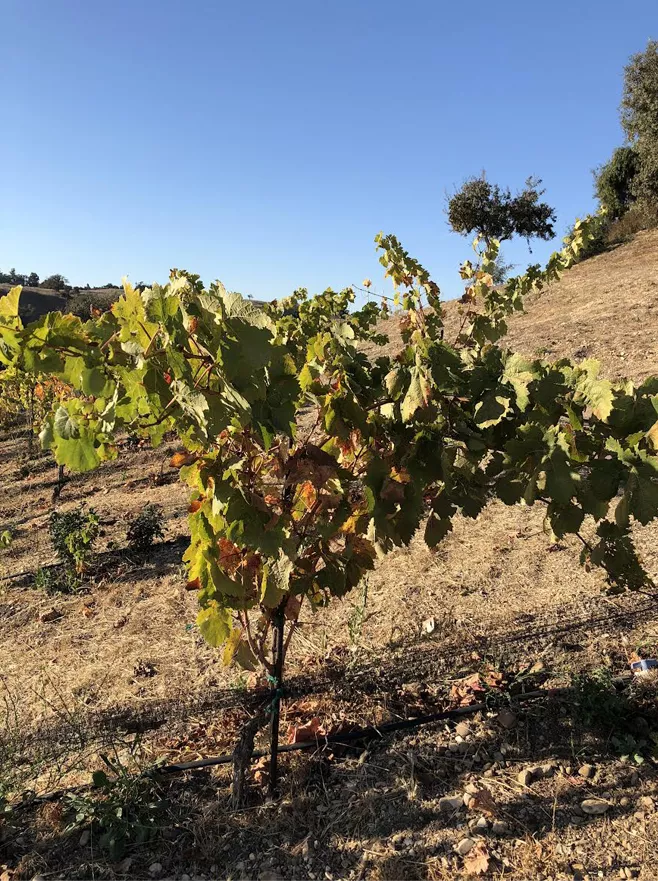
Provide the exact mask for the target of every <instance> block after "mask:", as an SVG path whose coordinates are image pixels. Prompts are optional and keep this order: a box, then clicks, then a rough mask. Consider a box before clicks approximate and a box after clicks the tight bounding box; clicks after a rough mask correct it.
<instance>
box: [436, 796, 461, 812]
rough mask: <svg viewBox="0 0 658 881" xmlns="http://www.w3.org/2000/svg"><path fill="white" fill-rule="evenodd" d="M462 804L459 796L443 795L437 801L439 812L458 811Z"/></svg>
mask: <svg viewBox="0 0 658 881" xmlns="http://www.w3.org/2000/svg"><path fill="white" fill-rule="evenodd" d="M463 804H464V800H463V798H462V796H461V795H444V796H443V797H442V798H440V799H439V810H440V811H447V812H453V811H458V810H459V809H460V808H461V807H462V806H463Z"/></svg>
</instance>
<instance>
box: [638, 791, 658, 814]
mask: <svg viewBox="0 0 658 881" xmlns="http://www.w3.org/2000/svg"><path fill="white" fill-rule="evenodd" d="M640 806H641V807H643V808H644V810H645V811H654V810H655V809H656V806H655V804H654V801H653V799H652V798H651V796H650V795H643V796H642V798H641V799H640Z"/></svg>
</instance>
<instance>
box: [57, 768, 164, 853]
mask: <svg viewBox="0 0 658 881" xmlns="http://www.w3.org/2000/svg"><path fill="white" fill-rule="evenodd" d="M101 758H102V759H103V761H104V762H105V764H106V765H107V768H108V770H109V772H110V774H108V773H107V772H106V771H95V772H94V774H93V776H92V780H93V784H94V789H92V790H91V791H89V792H86V793H84V794H82V795H69V796H68V797H67V801H68V811H69V812H70V814H71V815H72V820H71V821H70V823H69V825H68V830H69V831H71V830H73V829H81V828H89V829H90V831H91V833H92V835H93V834H96V835H98V844H99V846H100V847H101V849H102V850H104V851H106V853H107V854H108V856H109V858H110V859H112V860H118V859H121V858H122V857H123V855H124V854H125V853H126V851H127V850H128V849H130V848H132V847H138V846H139V845H142V844H145V843H146V842H147V841H150V840H152V839H153V838H154V837H155V836H156V835H157V833H158V831H159V828H160V827H159V825H158V819H159V818H160V816H161V814H162V811H163V808H164V802H163V800H162V799H161V798H160V796H159V793H158V791H157V787H156V784H155V783H154V781H153V780H151V779H150V778H148V777H145V776H143V775H136V774H133V773H132V772H130V771H129V770H128V769H127V768H126V767H125V766H124V765H122V764H121V762H120V761H118V760H115V761H111V760H110V759H109V758H108V757H107V756H101Z"/></svg>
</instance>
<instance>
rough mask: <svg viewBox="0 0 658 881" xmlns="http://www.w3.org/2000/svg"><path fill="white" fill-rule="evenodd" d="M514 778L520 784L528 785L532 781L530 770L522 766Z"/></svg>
mask: <svg viewBox="0 0 658 881" xmlns="http://www.w3.org/2000/svg"><path fill="white" fill-rule="evenodd" d="M516 779H517V780H518V782H519V783H520V784H521V786H530V784H531V783H532V771H531V770H530V769H529V768H524V769H523V771H519V773H518V775H517V777H516Z"/></svg>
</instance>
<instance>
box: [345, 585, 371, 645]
mask: <svg viewBox="0 0 658 881" xmlns="http://www.w3.org/2000/svg"><path fill="white" fill-rule="evenodd" d="M362 583H363V587H362V588H361V596H360V598H359V599H358V600H357V602H356V603H354V604H353V605H352V614H351V615H350V617H349V619H348V621H347V629H348V631H349V635H350V645H351V646H352V648H353V649H357V648H358V647H359V643H360V642H361V635H362V632H363V622H364V620H365V616H366V607H367V605H368V579H367V578H364V579H363V582H362Z"/></svg>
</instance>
